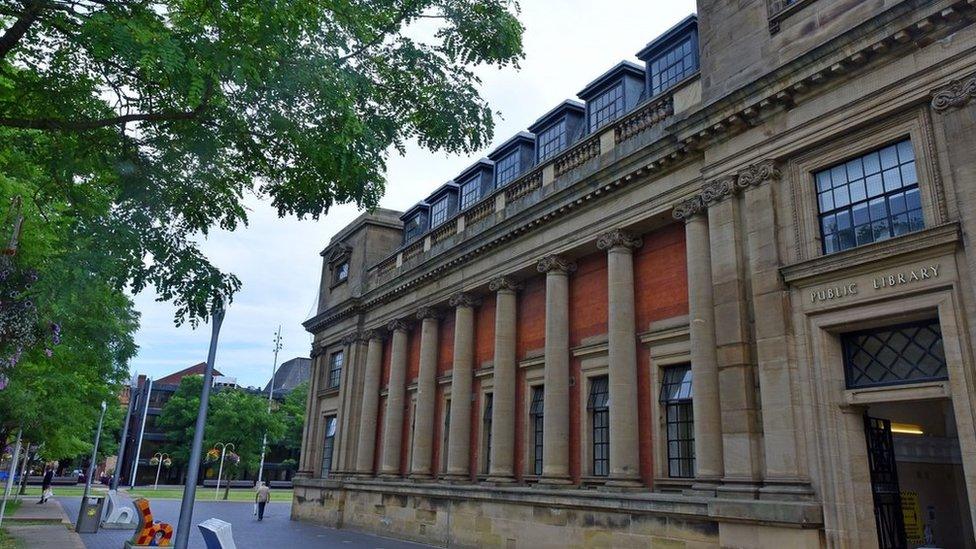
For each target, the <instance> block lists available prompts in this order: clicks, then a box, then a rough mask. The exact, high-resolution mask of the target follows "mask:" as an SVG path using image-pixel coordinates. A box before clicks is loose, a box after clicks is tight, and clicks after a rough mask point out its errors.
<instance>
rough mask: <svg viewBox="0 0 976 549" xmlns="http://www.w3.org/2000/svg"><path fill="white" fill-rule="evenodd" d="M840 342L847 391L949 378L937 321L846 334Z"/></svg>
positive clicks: (940, 331)
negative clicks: (856, 388)
mask: <svg viewBox="0 0 976 549" xmlns="http://www.w3.org/2000/svg"><path fill="white" fill-rule="evenodd" d="M841 340H842V343H843V347H844V363H845V377H846V379H847V386H848V388H855V387H870V386H877V385H890V384H896V383H919V382H923V381H932V380H942V379H947V378H948V371H947V367H946V361H945V352H944V350H943V348H942V329H941V327H940V326H939V322H938V321H937V320H929V321H925V322H919V323H913V324H907V325H902V326H895V327H888V328H880V329H875V330H869V331H864V332H858V333H853V334H846V335H844V336H842V338H841Z"/></svg>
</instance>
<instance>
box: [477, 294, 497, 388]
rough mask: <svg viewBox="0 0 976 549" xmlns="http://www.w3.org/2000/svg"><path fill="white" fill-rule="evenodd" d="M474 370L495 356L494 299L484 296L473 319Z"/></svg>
mask: <svg viewBox="0 0 976 549" xmlns="http://www.w3.org/2000/svg"><path fill="white" fill-rule="evenodd" d="M474 332H475V336H474V340H475V344H474V368H475V369H476V370H477V369H478V368H481V365H482V364H484V363H485V362H489V361H491V360H492V359H493V358H494V356H495V297H494V296H491V295H487V296H485V298H484V300H483V301H482V303H481V306H479V307H478V310H477V311H476V312H475V318H474Z"/></svg>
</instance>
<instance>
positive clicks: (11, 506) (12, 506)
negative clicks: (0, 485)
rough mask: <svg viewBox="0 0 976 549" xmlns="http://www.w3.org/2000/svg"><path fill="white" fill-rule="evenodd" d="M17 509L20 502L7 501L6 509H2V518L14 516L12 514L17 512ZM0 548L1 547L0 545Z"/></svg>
mask: <svg viewBox="0 0 976 549" xmlns="http://www.w3.org/2000/svg"><path fill="white" fill-rule="evenodd" d="M19 507H20V502H19V501H13V500H11V501H8V502H7V508H6V509H4V512H3V514H4V516H6V517H12V516H14V513H16V512H17V509H18V508H19ZM0 547H3V546H2V545H0Z"/></svg>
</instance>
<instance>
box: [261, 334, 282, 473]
mask: <svg viewBox="0 0 976 549" xmlns="http://www.w3.org/2000/svg"><path fill="white" fill-rule="evenodd" d="M280 350H281V325H280V324H279V325H278V333H277V334H275V339H274V362H273V363H272V365H271V385H270V387H268V414H269V415H270V414H271V404H272V402H274V385H275V370H277V369H278V351H280ZM267 447H268V432H267V431H265V432H264V438H262V439H261V465H259V466H258V486H261V479H262V478H263V475H264V453H265V451H267Z"/></svg>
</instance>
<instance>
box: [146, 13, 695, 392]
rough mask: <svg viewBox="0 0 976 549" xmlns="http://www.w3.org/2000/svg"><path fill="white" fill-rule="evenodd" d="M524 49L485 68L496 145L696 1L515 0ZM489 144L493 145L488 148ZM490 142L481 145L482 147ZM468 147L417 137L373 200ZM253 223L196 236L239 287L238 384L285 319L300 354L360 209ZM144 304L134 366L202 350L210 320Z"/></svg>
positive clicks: (434, 179) (405, 200)
mask: <svg viewBox="0 0 976 549" xmlns="http://www.w3.org/2000/svg"><path fill="white" fill-rule="evenodd" d="M521 4H522V10H523V11H522V14H521V17H520V18H521V20H522V22H523V24H524V25H525V28H526V30H525V37H524V45H525V59H524V60H523V61H522V63H521V70H518V71H517V70H514V69H504V70H498V69H494V68H491V69H482V70H481V71H480V76H481V77H482V80H483V88H482V95H483V96H484V97H485V98H486V99H487V100H488V102H489V104H490V105H491V108H492V109H493V110H494V111H496V112H498V113H500V115H499V116H497V117H496V120H495V127H496V131H495V139H494V144H495V145H497V144H499V143H501V142H503V141H505V140H506V139H508V138H509V137H511V136H512V135H513V134H515V133H516V132H518V131H520V130H522V129H524V128H525V127H526V126H528V125H529V124H531V123H532V122H534V121H535V120H536V119H537V118H538V117H539V116H540V115H542V114H544V113H545V112H547V111H548V110H549V109H551V108H552V107H554V106H556V105H557V104H558V103H559V102H561V101H563V100H564V99H567V98H574V97H575V94H576V92H578V91H580V90H581V89H583V87H584V86H585V85H586V84H588V83H589V82H590V81H592V80H593V79H594V78H596V77H597V76H599V75H600V74H602V73H603V72H604V71H606V70H607V69H608V68H610V67H611V66H613V65H614V64H615V63H617V62H618V61H620V60H622V59H630V60H634V61H636V59H635V58H634V53H636V52H637V51H638V50H639V49H641V48H642V47H643V46H644V45H645V44H646V43H647V42H649V41H651V40H652V39H654V38H655V37H656V36H658V35H660V34H661V33H662V32H664V31H666V30H667V29H668V28H670V27H671V26H672V25H674V24H675V23H677V22H678V21H680V20H681V19H682V18H684V17H685V16H687V15H688V14H690V13H692V12H694V10H695V3H694V2H693V1H692V0H668V1H660V0H658V1H649V0H642V1H637V0H602V1H600V2H594V1H592V0H559V1H554V0H522V2H521ZM488 150H491V149H490V148H489V149H488ZM488 150H486V151H484V152H485V153H487V152H488ZM474 160H475V158H472V157H458V156H447V155H444V154H436V155H432V154H430V153H429V152H427V151H424V150H422V149H419V148H417V147H413V148H410V149H409V150H408V151H407V154H406V155H404V156H402V157H401V156H397V157H394V158H391V159H390V162H389V173H388V174H387V181H388V182H387V193H386V196H385V197H384V198H383V200H382V201H381V202H380V205H381V206H382V207H385V208H392V209H395V210H404V209H406V208H408V207H410V206H411V205H413V204H415V203H416V202H418V201H419V200H421V199H423V198H424V197H425V196H427V195H428V194H429V193H430V192H431V191H432V190H433V189H434V188H435V187H437V186H438V185H440V184H442V183H443V182H444V181H447V180H449V179H451V178H453V177H454V176H455V175H457V174H458V173H459V172H460V171H461V170H463V169H464V168H466V167H467V166H469V165H470V164H471V163H472V162H473V161H474ZM249 206H250V208H251V212H250V225H249V226H248V227H247V228H245V229H242V230H238V231H235V232H233V233H226V232H216V233H213V234H212V235H211V237H210V238H209V239H208V240H206V241H204V242H203V243H202V247H203V250H204V252H205V253H206V254H207V256H208V257H210V259H211V260H212V261H214V262H215V263H216V265H218V266H219V267H220V268H221V269H223V270H225V271H230V272H233V273H235V274H236V275H237V276H238V277H239V278H240V279H241V281H242V282H243V284H244V287H243V289H242V290H241V292H240V293H239V294H237V296H236V297H235V299H234V303H233V304H232V305H231V306H230V308H229V309H228V311H227V316H226V319H225V320H224V324H223V328H222V329H221V333H220V343H219V347H218V351H217V362H216V368H217V370H219V371H220V372H222V373H223V374H224V375H228V376H232V377H236V378H237V380H238V383H240V384H241V385H245V386H263V385H264V384H265V383H267V380H268V379H269V378H270V376H271V364H272V357H273V354H272V351H273V339H274V333H275V330H277V328H278V325H279V324H280V325H281V330H282V338H283V342H282V343H283V349H282V351H281V353H280V355H279V358H280V361H284V360H288V359H290V358H293V357H296V356H308V352H309V349H310V345H311V335H310V334H308V333H307V332H305V330H304V329H303V328H302V326H301V323H302V321H304V320H305V319H307V318H309V317H311V316H312V315H313V314H314V313H315V311H314V308H315V303H316V300H317V296H318V281H319V272H320V269H321V261H322V258H321V257H319V252H320V251H321V250H322V248H324V247H325V245H326V244H327V243H328V241H329V238H330V237H331V236H332V235H333V234H335V233H336V232H337V231H338V230H340V229H341V228H342V227H344V226H345V225H346V224H347V223H349V222H350V221H352V220H353V219H354V218H355V217H356V216H357V215H359V213H360V212H358V211H356V208H355V207H354V206H341V207H337V208H333V209H332V211H331V212H329V214H328V215H327V216H325V217H323V218H322V219H320V220H319V221H308V220H306V221H298V220H297V219H295V218H278V217H277V214H276V213H275V212H274V211H273V210H272V209H271V208H270V207H269V206H268V205H267V204H263V203H261V202H257V201H251V202H250V203H249ZM135 301H136V308H137V309H138V310H139V311H140V312H141V313H142V326H141V329H140V330H139V332H138V334H137V335H136V343H138V345H139V355H138V356H137V357H136V358H135V360H133V362H132V370H133V371H134V372H138V373H142V374H148V375H149V376H151V377H155V378H160V377H162V376H164V375H166V374H169V373H171V372H174V371H177V370H180V369H182V368H185V367H187V366H191V365H193V364H196V363H198V362H202V361H204V360H206V357H207V347H208V345H209V340H210V327H209V326H200V327H199V328H197V329H196V330H193V329H191V328H190V327H189V326H183V327H180V328H176V327H174V326H173V308H172V306H171V305H169V304H168V303H158V302H156V296H155V295H154V294H153V293H151V292H143V293H142V294H140V295H137V296H136V298H135Z"/></svg>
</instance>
